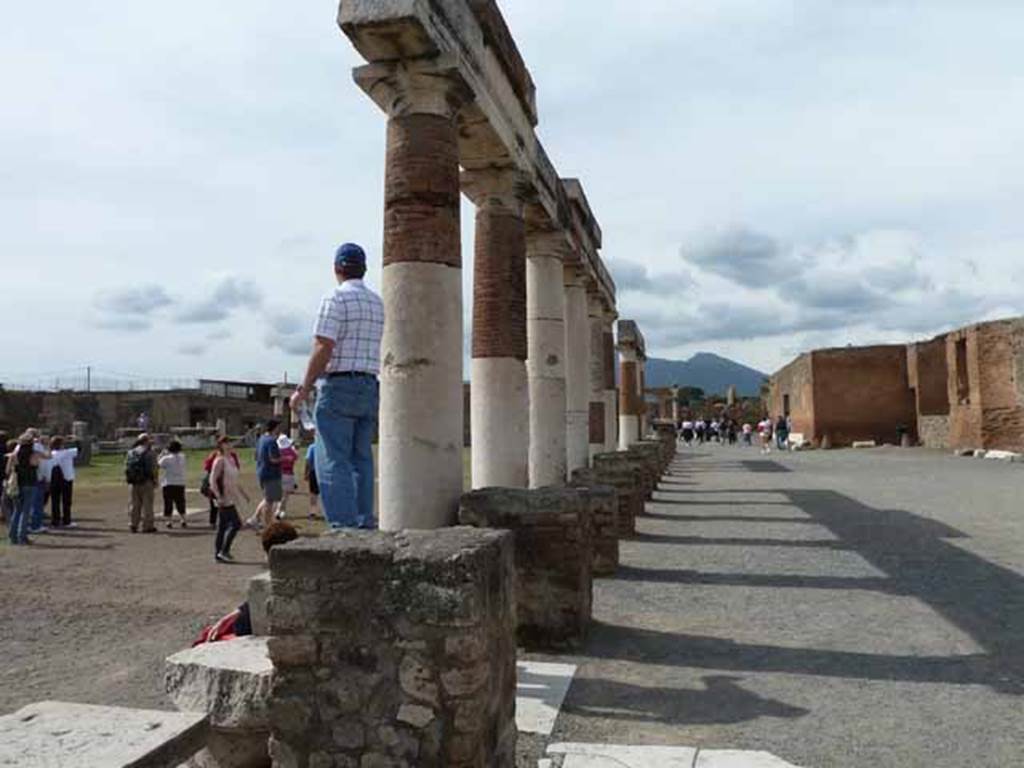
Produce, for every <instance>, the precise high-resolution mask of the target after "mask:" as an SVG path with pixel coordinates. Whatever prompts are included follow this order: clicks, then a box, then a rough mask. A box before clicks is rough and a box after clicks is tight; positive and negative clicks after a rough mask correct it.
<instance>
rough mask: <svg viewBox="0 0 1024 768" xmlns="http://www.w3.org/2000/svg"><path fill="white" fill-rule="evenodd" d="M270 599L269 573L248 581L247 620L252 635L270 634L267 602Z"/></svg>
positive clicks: (265, 572) (266, 572)
mask: <svg viewBox="0 0 1024 768" xmlns="http://www.w3.org/2000/svg"><path fill="white" fill-rule="evenodd" d="M269 599H270V571H264V572H263V573H261V574H260V575H259V576H253V577H252V578H251V579H249V620H250V622H251V623H252V633H253V634H254V635H261V636H262V635H267V634H270V632H269V629H270V624H269V619H268V618H267V600H269Z"/></svg>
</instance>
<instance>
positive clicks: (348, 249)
mask: <svg viewBox="0 0 1024 768" xmlns="http://www.w3.org/2000/svg"><path fill="white" fill-rule="evenodd" d="M346 266H359V267H365V266H366V253H365V252H364V251H363V249H362V248H360V247H359V246H358V245H356V244H355V243H345V244H344V245H342V246H340V247H339V248H338V250H337V251H335V252H334V268H335V269H341V268H342V267H346Z"/></svg>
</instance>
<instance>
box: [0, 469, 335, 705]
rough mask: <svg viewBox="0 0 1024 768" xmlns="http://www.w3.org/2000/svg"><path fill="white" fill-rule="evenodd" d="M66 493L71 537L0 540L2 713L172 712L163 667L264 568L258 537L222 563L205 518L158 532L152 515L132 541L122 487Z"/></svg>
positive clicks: (246, 534) (241, 541) (195, 500)
mask: <svg viewBox="0 0 1024 768" xmlns="http://www.w3.org/2000/svg"><path fill="white" fill-rule="evenodd" d="M249 491H250V495H252V494H253V491H254V489H252V488H250V489H249ZM76 494H77V498H76V503H75V510H74V517H75V519H76V520H77V522H78V524H79V528H78V529H77V530H75V531H68V532H61V533H59V534H43V535H38V536H35V537H33V539H34V544H33V545H32V546H30V547H12V546H10V545H9V544H8V543H7V537H6V531H5V533H4V537H3V543H0V579H2V581H3V584H4V585H5V588H4V589H3V590H0V658H2V659H3V660H4V663H3V664H2V665H0V713H3V712H9V711H11V710H13V709H16V708H18V707H21V706H23V705H25V704H28V703H31V702H33V701H39V700H44V699H58V700H64V701H75V702H82V703H88V704H93V703H95V704H117V705H123V706H133V707H153V708H158V709H171V708H172V707H171V705H170V702H169V701H168V700H167V699H166V697H165V696H164V695H163V682H162V681H163V660H164V658H166V657H167V656H169V655H170V654H172V653H174V652H175V651H178V650H180V649H182V648H186V647H188V646H189V645H190V644H191V642H192V640H193V639H194V638H195V636H196V635H197V633H198V631H199V629H200V628H201V627H202V626H203V625H204V624H208V623H210V622H211V621H213V620H215V619H217V618H219V617H220V616H223V615H224V614H225V613H227V612H228V611H230V610H232V609H233V608H234V607H235V606H237V605H238V604H239V603H240V602H242V601H243V600H244V599H245V588H246V581H247V579H248V577H249V576H252V575H254V574H256V573H259V572H260V571H261V570H263V569H264V568H265V567H266V565H265V559H264V556H263V550H262V548H261V547H260V544H259V537H258V536H257V535H256V534H255V533H253V532H250V531H241V532H240V533H239V534H238V538H237V539H236V541H235V546H234V547H233V553H234V555H235V558H236V560H237V561H238V562H237V563H236V564H234V565H222V564H218V563H215V562H214V560H213V531H212V530H211V529H210V528H209V527H208V524H207V523H208V518H207V514H206V512H205V511H202V512H201V513H200V514H198V515H196V516H194V517H193V518H192V520H193V522H192V524H190V526H189V527H188V528H187V529H184V530H183V529H181V528H180V526H178V525H177V524H176V526H175V528H174V530H170V531H168V530H166V529H164V527H163V523H162V520H161V518H160V517H159V515H160V510H158V512H157V514H158V518H157V520H158V525H159V526H160V530H159V532H158V533H155V534H141V533H139V534H131V533H129V531H128V513H127V511H126V504H127V502H126V499H127V489H126V488H125V486H123V485H115V484H109V485H94V486H93V487H88V488H82V489H76ZM296 501H297V502H299V503H297V504H294V506H295V508H296V509H299V508H300V507H301V506H302V505H303V504H304V502H305V499H304V498H300V499H297V500H296ZM203 503H205V500H204V499H203V498H202V497H200V496H199V495H198V494H190V495H189V505H190V509H191V508H195V509H201V504H203ZM303 511H304V510H303ZM298 524H299V525H300V526H303V527H309V528H314V529H315V528H316V526H309V525H307V524H306V523H305V521H304V520H303V521H302V522H300V523H298Z"/></svg>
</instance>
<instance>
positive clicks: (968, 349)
mask: <svg viewBox="0 0 1024 768" xmlns="http://www.w3.org/2000/svg"><path fill="white" fill-rule="evenodd" d="M946 364H947V366H948V368H949V379H948V391H949V447H950V448H980V447H981V444H982V435H981V432H982V429H981V424H982V403H981V372H980V370H979V368H978V333H977V326H971V327H968V328H962V329H960V330H958V331H954V332H952V333H950V334H949V335H948V336H947V337H946Z"/></svg>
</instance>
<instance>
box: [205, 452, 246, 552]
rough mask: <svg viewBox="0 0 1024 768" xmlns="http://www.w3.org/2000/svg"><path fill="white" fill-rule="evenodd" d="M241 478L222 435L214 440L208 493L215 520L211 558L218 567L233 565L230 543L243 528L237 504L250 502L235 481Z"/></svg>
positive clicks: (234, 458)
mask: <svg viewBox="0 0 1024 768" xmlns="http://www.w3.org/2000/svg"><path fill="white" fill-rule="evenodd" d="M240 474H241V472H240V470H239V468H238V457H237V456H234V455H233V451H232V450H231V438H230V437H228V436H227V435H221V436H220V437H219V438H217V458H216V459H214V461H213V467H212V468H211V469H210V492H211V493H212V494H213V496H214V498H215V499H216V500H217V517H218V522H217V537H216V539H215V541H214V555H213V558H214V560H216V561H217V562H218V563H230V562H233V560H234V558H233V557H231V543H232V542H233V541H234V540H235V535H236V534H237V533H238V530H239V529H240V528H241V527H242V518H241V517H239V515H238V500H239V498H242V499H245V501H246V502H249V494H247V493H246V492H245V489H244V488H243V487H242V486H241V484H240V483H239V481H238V477H239V475H240Z"/></svg>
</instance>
